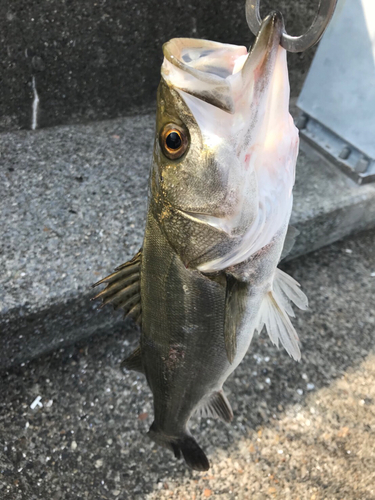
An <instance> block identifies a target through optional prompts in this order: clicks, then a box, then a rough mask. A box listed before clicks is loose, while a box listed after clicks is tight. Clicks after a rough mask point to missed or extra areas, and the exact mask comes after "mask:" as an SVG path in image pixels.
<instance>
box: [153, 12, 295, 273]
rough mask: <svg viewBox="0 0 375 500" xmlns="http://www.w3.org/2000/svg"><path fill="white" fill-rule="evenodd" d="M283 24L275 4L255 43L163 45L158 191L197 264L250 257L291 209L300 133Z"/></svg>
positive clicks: (174, 235) (158, 206)
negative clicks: (291, 107)
mask: <svg viewBox="0 0 375 500" xmlns="http://www.w3.org/2000/svg"><path fill="white" fill-rule="evenodd" d="M282 30H283V20H282V17H281V15H280V14H278V13H273V14H271V15H270V16H268V17H267V18H266V19H265V20H264V21H263V24H262V26H261V29H260V32H259V34H258V36H257V38H256V40H255V42H254V45H253V47H252V48H251V50H250V52H248V51H247V49H246V47H242V46H235V45H229V44H222V43H218V42H212V41H207V40H194V39H184V38H180V39H172V40H171V41H169V42H168V43H166V44H165V45H164V47H163V51H164V62H163V65H162V79H161V83H160V85H159V89H158V112H157V120H156V136H155V146H154V159H153V167H152V172H151V200H152V201H153V202H154V206H155V213H156V215H157V217H158V221H159V224H160V225H161V227H162V229H163V231H164V233H165V234H166V236H167V238H168V240H169V242H170V244H171V245H172V246H173V247H174V248H175V250H176V251H177V253H178V254H179V255H180V257H181V258H182V260H183V262H184V263H185V265H187V266H190V267H196V268H198V269H200V270H202V271H206V272H211V271H212V272H213V271H219V270H221V269H224V268H225V267H228V265H234V264H235V263H238V262H241V260H239V259H242V257H243V256H244V252H245V248H246V251H247V252H248V251H249V248H250V247H251V245H253V248H255V247H256V245H255V247H254V241H253V240H254V238H255V239H258V244H259V233H260V232H262V230H264V229H266V230H267V227H266V228H265V225H266V226H267V224H268V226H270V228H269V231H268V233H267V235H268V236H266V237H263V239H262V238H260V240H261V241H265V240H266V239H267V238H268V239H269V238H270V237H272V235H273V234H274V233H275V229H280V226H281V225H282V224H284V225H285V220H284V219H285V218H286V217H287V215H288V216H290V208H291V190H292V186H293V183H294V166H295V160H296V151H297V147H298V134H297V131H296V129H295V127H294V124H293V121H292V119H291V117H290V115H289V111H288V104H289V83H288V74H287V67H286V53H285V50H284V49H283V48H282V47H281V46H280V45H279V42H280V37H281V33H282ZM280 209H282V211H283V213H284V214H287V215H285V217H281V214H280V213H279V214H277V212H278V211H280ZM272 214H274V215H276V221H275V220H273V221H270V218H272ZM280 219H283V220H282V221H281V220H280ZM262 228H263V229H262ZM265 244H267V242H266V243H265ZM245 253H246V252H245Z"/></svg>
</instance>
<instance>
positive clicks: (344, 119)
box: [297, 0, 375, 168]
mask: <svg viewBox="0 0 375 500" xmlns="http://www.w3.org/2000/svg"><path fill="white" fill-rule="evenodd" d="M297 106H298V107H299V108H300V109H301V110H302V111H304V112H305V113H307V114H308V115H309V116H311V117H313V118H314V119H315V120H316V121H317V122H319V123H321V124H322V125H324V126H325V127H326V128H327V129H328V130H329V131H331V132H333V134H334V135H335V136H337V137H339V138H340V139H342V141H344V142H347V143H348V144H349V145H351V146H354V148H355V149H356V150H358V151H359V152H360V153H362V154H363V155H364V157H367V158H368V159H370V160H371V159H375V0H339V2H338V4H337V9H336V12H335V14H334V16H333V18H332V21H331V24H330V26H329V27H328V28H327V31H326V33H325V35H324V37H323V39H322V41H321V43H320V45H319V47H318V50H317V52H316V55H315V58H314V61H313V63H312V65H311V68H310V71H309V73H308V76H307V78H306V81H305V84H304V87H303V89H302V92H301V95H300V97H299V99H298V102H297ZM359 168H360V166H359Z"/></svg>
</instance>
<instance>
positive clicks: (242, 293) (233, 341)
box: [224, 275, 248, 363]
mask: <svg viewBox="0 0 375 500" xmlns="http://www.w3.org/2000/svg"><path fill="white" fill-rule="evenodd" d="M247 289H248V284H247V283H244V282H241V281H238V280H237V279H236V278H234V277H233V276H230V275H227V290H226V300H225V324H224V337H225V339H224V340H225V349H226V351H227V356H228V360H229V362H230V363H233V361H234V358H235V356H236V352H237V329H238V326H239V324H240V322H241V320H242V317H243V315H244V313H245V310H246V299H247Z"/></svg>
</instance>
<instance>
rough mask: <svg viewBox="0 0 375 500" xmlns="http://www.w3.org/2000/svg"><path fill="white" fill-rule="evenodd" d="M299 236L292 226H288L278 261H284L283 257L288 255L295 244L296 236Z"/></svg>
mask: <svg viewBox="0 0 375 500" xmlns="http://www.w3.org/2000/svg"><path fill="white" fill-rule="evenodd" d="M299 234H300V232H299V231H298V229H296V228H295V227H294V226H291V225H289V226H288V231H287V233H286V236H285V240H284V247H283V251H282V252H281V257H280V260H283V259H285V257H287V256H288V255H289V254H290V252H291V251H292V249H293V247H294V244H295V242H296V239H297V236H298V235H299Z"/></svg>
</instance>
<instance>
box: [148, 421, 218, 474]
mask: <svg viewBox="0 0 375 500" xmlns="http://www.w3.org/2000/svg"><path fill="white" fill-rule="evenodd" d="M148 435H149V436H150V438H151V439H152V440H153V441H155V443H157V444H159V445H161V446H164V447H165V448H168V449H170V450H171V451H173V453H174V456H175V457H176V458H181V453H182V456H183V457H184V459H185V462H186V463H187V465H188V466H189V467H191V468H192V469H194V470H198V471H207V470H208V469H209V468H210V464H209V462H208V458H207V457H206V454H205V453H204V451H203V450H202V448H201V447H200V446H199V445H198V443H197V442H196V440H195V439H194V438H193V436H192V435H191V434H190V433H189V432H188V431H185V433H184V434H182V435H181V436H178V437H171V436H168V435H166V434H164V432H162V431H161V430H160V429H159V428H158V426H157V424H156V423H155V422H153V424H152V425H151V427H150V430H149V432H148Z"/></svg>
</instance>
